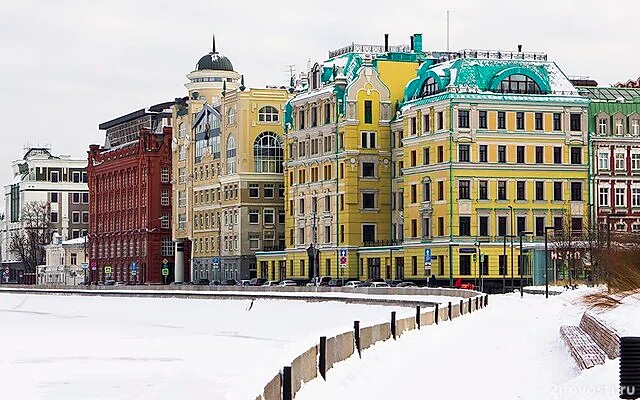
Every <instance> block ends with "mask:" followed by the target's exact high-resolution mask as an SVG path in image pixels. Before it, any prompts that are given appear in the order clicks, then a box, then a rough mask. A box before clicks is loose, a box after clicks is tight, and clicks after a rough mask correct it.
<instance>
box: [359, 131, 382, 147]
mask: <svg viewBox="0 0 640 400" xmlns="http://www.w3.org/2000/svg"><path fill="white" fill-rule="evenodd" d="M363 139H364V140H363ZM372 139H373V140H372ZM377 139H378V138H377V132H375V131H360V147H361V148H363V149H376V148H378V147H377V146H378V141H377ZM363 141H364V146H362V144H363Z"/></svg>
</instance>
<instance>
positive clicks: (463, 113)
mask: <svg viewBox="0 0 640 400" xmlns="http://www.w3.org/2000/svg"><path fill="white" fill-rule="evenodd" d="M458 128H469V110H458Z"/></svg>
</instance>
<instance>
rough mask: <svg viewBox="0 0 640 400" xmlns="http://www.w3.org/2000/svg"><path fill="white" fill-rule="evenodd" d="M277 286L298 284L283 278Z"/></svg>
mask: <svg viewBox="0 0 640 400" xmlns="http://www.w3.org/2000/svg"><path fill="white" fill-rule="evenodd" d="M278 286H298V284H297V283H296V282H295V281H292V280H288V279H285V280H284V281H282V282H280V283H279V284H278Z"/></svg>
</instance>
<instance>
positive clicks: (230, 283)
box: [220, 279, 238, 286]
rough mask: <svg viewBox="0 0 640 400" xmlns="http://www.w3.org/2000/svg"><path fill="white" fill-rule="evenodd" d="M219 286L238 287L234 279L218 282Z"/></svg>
mask: <svg viewBox="0 0 640 400" xmlns="http://www.w3.org/2000/svg"><path fill="white" fill-rule="evenodd" d="M220 284H221V285H222V286H238V281H236V280H235V279H225V280H223V281H222V282H220Z"/></svg>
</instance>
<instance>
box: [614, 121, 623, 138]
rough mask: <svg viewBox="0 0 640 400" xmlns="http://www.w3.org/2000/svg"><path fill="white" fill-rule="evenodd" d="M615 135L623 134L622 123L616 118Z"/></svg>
mask: <svg viewBox="0 0 640 400" xmlns="http://www.w3.org/2000/svg"><path fill="white" fill-rule="evenodd" d="M615 122H616V135H618V136H620V135H623V134H624V125H623V123H622V120H621V119H616V121H615Z"/></svg>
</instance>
